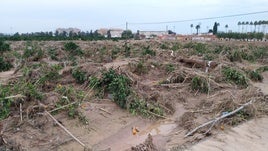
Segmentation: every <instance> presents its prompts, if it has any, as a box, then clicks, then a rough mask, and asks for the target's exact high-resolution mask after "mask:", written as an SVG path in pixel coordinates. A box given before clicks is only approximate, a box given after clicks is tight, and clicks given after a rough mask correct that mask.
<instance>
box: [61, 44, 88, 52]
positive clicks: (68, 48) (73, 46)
mask: <svg viewBox="0 0 268 151" xmlns="http://www.w3.org/2000/svg"><path fill="white" fill-rule="evenodd" d="M64 50H66V51H67V52H69V53H70V54H71V55H83V54H84V52H83V51H82V50H81V49H80V47H79V46H78V45H77V44H75V43H74V42H67V43H65V44H64Z"/></svg>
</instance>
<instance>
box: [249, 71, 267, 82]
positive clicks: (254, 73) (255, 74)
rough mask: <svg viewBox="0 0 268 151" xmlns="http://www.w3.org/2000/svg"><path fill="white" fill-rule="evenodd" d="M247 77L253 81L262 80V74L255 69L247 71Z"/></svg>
mask: <svg viewBox="0 0 268 151" xmlns="http://www.w3.org/2000/svg"><path fill="white" fill-rule="evenodd" d="M248 75H249V78H250V79H251V80H253V81H262V80H263V76H262V75H261V74H260V73H259V72H257V71H250V72H249V73H248Z"/></svg>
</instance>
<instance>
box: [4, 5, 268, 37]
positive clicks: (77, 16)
mask: <svg viewBox="0 0 268 151" xmlns="http://www.w3.org/2000/svg"><path fill="white" fill-rule="evenodd" d="M267 10H268V0H236V1H232V0H187V1H183V0H127V1H126V0H113V1H110V0H98V1H96V0H76V1H72V0H46V1H36V0H23V1H21V0H3V1H1V9H0V17H1V19H2V21H1V24H0V33H15V32H20V33H26V32H40V31H53V32H54V31H55V30H56V29H57V28H69V27H73V28H79V29H81V30H82V31H90V30H93V31H94V30H96V29H99V28H122V29H125V28H126V22H128V23H129V24H128V29H130V30H132V31H134V32H136V30H162V31H164V30H166V29H169V30H172V31H175V32H177V33H181V34H190V33H191V32H195V31H196V30H195V28H192V29H191V27H190V25H191V24H193V25H194V27H195V26H196V25H197V24H200V25H201V29H200V32H207V31H208V30H209V29H212V28H213V25H214V22H219V23H220V26H219V31H225V30H226V28H225V25H226V24H227V25H228V29H229V30H232V31H238V26H237V23H238V22H239V21H241V22H242V21H245V22H246V21H249V22H250V21H253V22H254V21H259V20H267V16H268V13H262V14H255V15H248V16H237V17H230V18H221V19H210V20H201V21H188V22H177V23H163V24H133V23H147V22H166V21H177V20H188V19H196V18H206V17H215V16H226V15H233V14H243V13H249V12H259V11H267Z"/></svg>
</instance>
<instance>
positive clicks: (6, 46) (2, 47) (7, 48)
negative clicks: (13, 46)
mask: <svg viewBox="0 0 268 151" xmlns="http://www.w3.org/2000/svg"><path fill="white" fill-rule="evenodd" d="M5 51H10V46H9V44H7V43H5V42H4V41H0V53H1V52H5Z"/></svg>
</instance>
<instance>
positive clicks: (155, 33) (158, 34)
mask: <svg viewBox="0 0 268 151" xmlns="http://www.w3.org/2000/svg"><path fill="white" fill-rule="evenodd" d="M139 35H140V36H141V37H144V38H146V39H150V38H154V37H161V36H163V35H168V31H139Z"/></svg>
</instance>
